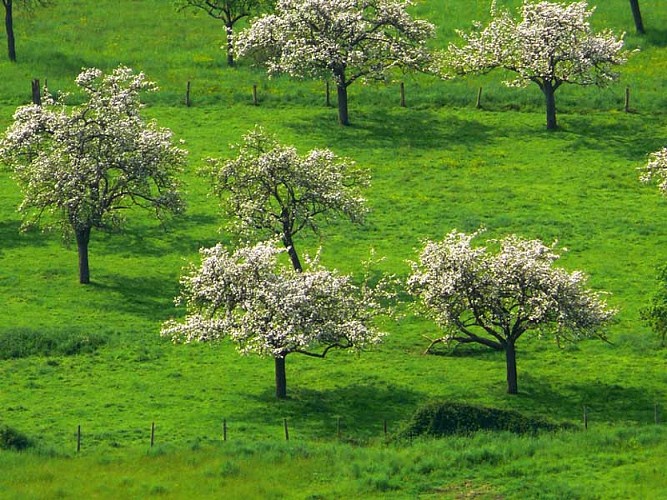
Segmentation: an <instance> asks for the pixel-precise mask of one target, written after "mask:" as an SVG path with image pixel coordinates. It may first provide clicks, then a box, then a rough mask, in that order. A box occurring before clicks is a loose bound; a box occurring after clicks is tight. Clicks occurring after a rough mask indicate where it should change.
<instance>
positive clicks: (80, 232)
mask: <svg viewBox="0 0 667 500" xmlns="http://www.w3.org/2000/svg"><path fill="white" fill-rule="evenodd" d="M89 242H90V228H89V227H88V228H84V229H77V230H76V248H77V251H78V252H79V283H81V284H84V285H85V284H88V283H90V269H89V267H88V243H89Z"/></svg>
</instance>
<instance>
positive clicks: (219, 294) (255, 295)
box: [162, 242, 385, 358]
mask: <svg viewBox="0 0 667 500" xmlns="http://www.w3.org/2000/svg"><path fill="white" fill-rule="evenodd" d="M283 251H284V250H279V249H277V247H276V244H275V242H260V243H258V244H256V245H254V246H244V247H241V248H239V249H237V250H236V251H234V252H233V253H230V252H229V251H228V250H227V249H225V248H224V247H223V246H222V245H220V244H218V245H216V246H215V247H212V248H204V249H202V250H201V256H202V263H201V265H200V266H198V267H195V266H192V267H191V268H190V269H189V271H188V272H187V274H185V275H184V276H183V277H182V278H181V294H180V296H179V297H178V298H177V299H176V303H177V304H183V305H185V307H186V309H187V316H186V318H185V319H184V320H183V321H181V322H177V321H174V320H171V321H168V322H166V323H165V324H164V326H163V328H162V335H164V336H168V337H171V338H172V339H173V340H174V341H176V342H192V341H213V340H219V339H221V338H223V337H228V338H230V339H231V340H232V341H233V342H234V343H235V344H236V345H237V347H238V349H239V351H240V352H241V353H242V354H258V355H261V356H269V357H274V358H278V357H285V356H287V355H288V354H291V353H302V354H307V355H311V356H317V357H324V356H325V355H326V353H327V352H328V351H329V350H330V349H333V348H338V349H353V350H357V351H360V350H363V349H366V348H367V347H369V346H371V345H374V344H377V343H378V342H380V341H381V339H382V338H383V337H384V335H385V334H384V333H383V332H381V331H379V330H378V329H377V328H376V327H374V326H373V319H374V318H375V316H377V315H378V314H380V313H381V312H382V310H383V306H382V304H381V300H382V298H383V297H384V295H383V293H384V292H383V286H384V282H382V283H381V284H380V285H379V287H378V286H375V287H370V286H366V285H365V286H361V287H360V286H358V285H355V284H354V283H353V282H352V280H351V278H350V276H347V275H342V274H339V273H338V272H336V271H329V270H327V269H325V268H323V267H322V266H320V265H319V264H318V263H317V262H315V261H313V262H311V266H312V267H310V268H309V269H306V270H303V271H302V272H299V271H296V270H295V269H293V268H292V267H290V266H287V265H284V264H281V263H280V262H279V259H278V256H279V254H280V253H281V252H283Z"/></svg>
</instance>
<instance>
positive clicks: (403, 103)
mask: <svg viewBox="0 0 667 500" xmlns="http://www.w3.org/2000/svg"><path fill="white" fill-rule="evenodd" d="M401 107H402V108H404V107H405V83H403V82H401Z"/></svg>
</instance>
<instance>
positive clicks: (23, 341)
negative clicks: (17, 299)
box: [0, 328, 107, 360]
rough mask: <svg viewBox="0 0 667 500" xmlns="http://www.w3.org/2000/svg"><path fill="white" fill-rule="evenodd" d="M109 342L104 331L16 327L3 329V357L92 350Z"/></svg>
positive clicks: (0, 336) (0, 345) (0, 355)
mask: <svg viewBox="0 0 667 500" xmlns="http://www.w3.org/2000/svg"><path fill="white" fill-rule="evenodd" d="M106 343H107V336H106V334H104V333H99V332H98V333H87V332H80V331H73V330H69V329H68V330H62V329H56V328H45V329H43V330H39V331H38V330H35V329H33V328H16V329H13V330H11V331H5V332H0V360H2V359H20V358H27V357H29V356H73V355H76V354H90V353H93V352H95V351H96V350H97V349H98V348H100V347H101V346H103V345H105V344H106Z"/></svg>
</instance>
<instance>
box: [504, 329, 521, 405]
mask: <svg viewBox="0 0 667 500" xmlns="http://www.w3.org/2000/svg"><path fill="white" fill-rule="evenodd" d="M505 361H506V364H507V393H508V394H518V393H519V383H518V380H517V374H516V347H515V346H514V341H508V342H507V344H506V345H505Z"/></svg>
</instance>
